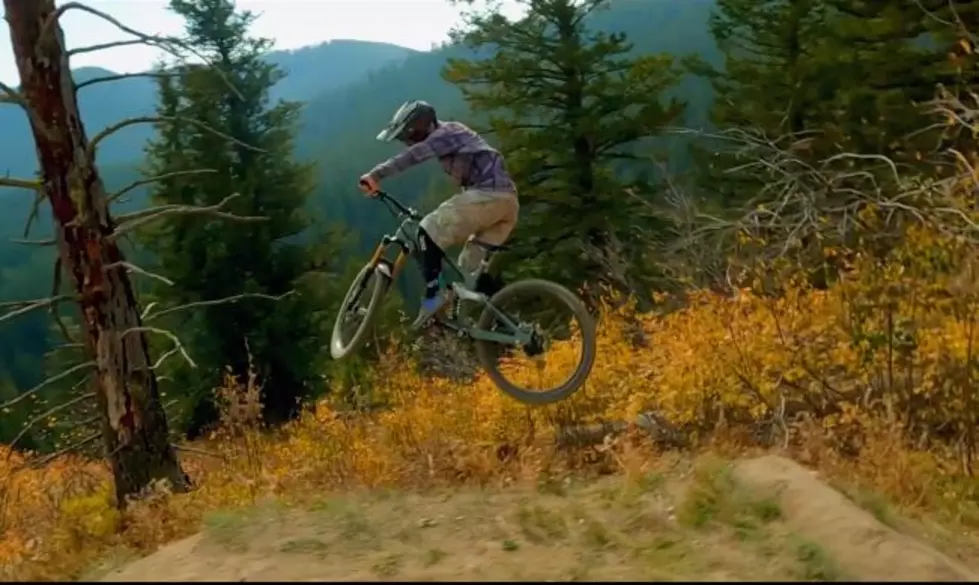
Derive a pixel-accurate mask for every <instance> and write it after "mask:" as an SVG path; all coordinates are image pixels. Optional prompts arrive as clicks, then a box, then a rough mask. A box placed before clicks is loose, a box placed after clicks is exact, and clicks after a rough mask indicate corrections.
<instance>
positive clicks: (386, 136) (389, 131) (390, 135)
mask: <svg viewBox="0 0 979 585" xmlns="http://www.w3.org/2000/svg"><path fill="white" fill-rule="evenodd" d="M404 129H405V127H404V124H398V125H396V126H388V127H387V128H385V129H384V130H381V131H380V132H378V134H377V139H378V140H380V141H381V142H391V141H392V140H395V139H397V138H398V136H400V135H401V133H402V132H404Z"/></svg>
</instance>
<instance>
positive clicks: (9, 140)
mask: <svg viewBox="0 0 979 585" xmlns="http://www.w3.org/2000/svg"><path fill="white" fill-rule="evenodd" d="M415 52H416V51H414V50H412V49H407V48H405V47H399V46H397V45H391V44H387V43H373V42H366V41H349V40H338V41H330V42H325V43H322V44H319V45H316V46H312V47H304V48H302V49H298V50H293V51H274V52H271V53H269V54H268V57H267V58H268V60H269V61H270V62H272V63H275V64H277V65H279V66H281V67H282V68H283V69H284V70H285V71H286V72H287V73H288V76H287V77H286V78H285V79H283V80H282V81H281V82H280V83H279V84H278V85H277V86H276V88H275V91H274V92H273V96H272V97H273V99H275V98H284V99H290V100H299V101H306V100H308V99H310V98H312V97H313V96H315V95H317V94H320V93H322V92H325V91H330V90H336V89H340V88H342V87H343V86H345V85H347V84H350V83H353V82H355V81H358V80H360V79H362V78H364V77H365V76H366V75H367V74H368V73H369V72H370V71H373V70H375V69H377V68H379V67H383V66H384V65H387V64H390V63H398V62H400V61H401V60H403V59H404V58H405V57H407V56H409V55H411V54H413V53H415ZM73 75H74V78H75V82H76V83H77V84H84V83H86V82H90V81H93V80H95V79H98V78H105V77H112V76H116V75H117V74H116V73H113V72H112V71H108V70H106V69H102V68H99V67H81V68H78V69H76V70H74V71H73ZM155 104H156V86H155V83H154V80H153V79H151V78H149V77H129V78H124V79H118V80H114V81H107V82H104V83H95V84H92V85H87V86H84V87H82V88H81V89H79V106H80V108H81V112H82V119H83V121H84V123H85V128H86V130H87V132H88V134H89V135H93V134H95V133H97V132H99V131H101V130H103V129H104V128H106V127H107V126H109V125H111V124H114V123H116V122H118V121H120V120H123V119H125V118H131V117H136V116H147V115H151V114H152V112H153V109H154V106H155ZM151 134H152V128H151V127H150V126H149V125H140V126H133V127H130V128H126V129H124V130H122V131H120V132H119V133H118V134H115V135H113V136H112V137H110V138H109V139H107V140H106V141H105V143H103V146H102V147H101V148H100V151H99V162H100V163H102V164H112V163H116V162H122V161H133V160H136V159H138V158H140V157H141V156H142V147H143V144H144V143H145V141H146V139H147V138H148V137H149V136H150V135H151ZM36 166H37V160H36V157H35V155H34V148H33V144H32V142H31V136H30V129H29V127H28V125H27V117H26V116H25V115H24V113H23V112H21V111H19V110H18V109H17V108H15V107H11V106H5V107H0V173H9V174H11V175H16V176H25V175H30V174H31V173H32V172H33V171H34V169H35V168H36Z"/></svg>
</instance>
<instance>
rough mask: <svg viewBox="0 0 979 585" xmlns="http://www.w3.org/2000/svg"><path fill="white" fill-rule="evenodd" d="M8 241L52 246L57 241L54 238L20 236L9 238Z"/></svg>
mask: <svg viewBox="0 0 979 585" xmlns="http://www.w3.org/2000/svg"><path fill="white" fill-rule="evenodd" d="M8 241H9V242H10V243H11V244H24V245H25V246H53V245H55V244H57V243H58V242H57V240H55V239H54V238H51V239H49V240H25V239H22V238H10V240H8Z"/></svg>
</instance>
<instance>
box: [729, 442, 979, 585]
mask: <svg viewBox="0 0 979 585" xmlns="http://www.w3.org/2000/svg"><path fill="white" fill-rule="evenodd" d="M734 473H735V476H736V477H737V478H738V479H739V480H740V481H741V482H742V483H744V484H745V485H748V486H750V487H751V488H752V489H754V490H769V491H771V490H775V491H776V492H777V493H778V499H779V501H780V503H781V505H782V510H783V512H784V514H785V519H786V524H787V525H788V526H789V527H790V529H794V530H795V531H797V532H799V533H801V534H804V535H806V537H808V538H809V539H811V540H813V541H815V542H818V543H819V544H820V545H821V546H823V547H824V548H826V550H827V551H829V552H830V554H832V555H833V557H835V558H836V559H837V560H839V561H840V563H841V564H842V565H844V566H846V567H847V568H848V569H849V570H850V571H851V572H852V573H853V574H854V575H855V576H857V577H859V578H860V579H861V580H866V581H976V580H977V575H976V574H975V573H973V572H971V571H970V570H969V569H968V568H967V567H965V566H964V565H962V564H961V563H958V562H956V561H954V560H953V559H951V558H949V557H948V556H946V555H945V554H943V553H941V552H939V551H938V550H936V549H934V548H933V547H931V546H928V545H926V544H924V543H922V542H920V541H918V540H916V539H915V538H912V537H910V536H908V535H905V534H901V533H899V532H897V531H896V530H894V529H893V528H891V527H890V526H887V525H885V524H883V523H882V522H880V521H879V520H877V519H876V518H874V517H873V515H871V514H870V513H869V512H867V511H866V510H862V509H860V508H859V507H858V506H857V505H856V504H855V503H853V502H852V501H850V500H849V499H847V498H846V497H845V496H844V495H843V494H841V493H840V492H838V491H836V490H834V489H833V488H831V487H830V486H828V485H826V484H825V483H824V482H822V481H821V480H820V479H819V477H818V475H817V474H816V473H815V472H814V471H810V470H808V469H806V468H805V467H803V466H801V465H799V464H798V463H796V462H794V461H792V460H790V459H786V458H784V457H777V456H772V455H768V456H764V457H759V458H757V459H751V460H747V461H742V462H739V463H738V464H737V465H735V467H734Z"/></svg>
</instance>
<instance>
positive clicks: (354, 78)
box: [0, 0, 717, 387]
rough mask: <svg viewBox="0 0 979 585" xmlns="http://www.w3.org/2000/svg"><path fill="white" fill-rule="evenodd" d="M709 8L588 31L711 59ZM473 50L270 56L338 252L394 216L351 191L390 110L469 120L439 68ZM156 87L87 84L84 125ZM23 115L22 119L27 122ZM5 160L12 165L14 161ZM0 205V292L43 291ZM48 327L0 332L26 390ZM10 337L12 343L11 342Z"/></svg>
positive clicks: (694, 87)
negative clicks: (334, 229)
mask: <svg viewBox="0 0 979 585" xmlns="http://www.w3.org/2000/svg"><path fill="white" fill-rule="evenodd" d="M713 5H714V0H685V1H683V2H676V1H672V0H613V1H612V2H611V3H610V6H609V8H607V9H603V10H599V11H596V12H594V13H592V14H591V15H590V16H589V17H588V18H589V28H590V29H592V30H595V31H601V32H616V33H625V34H626V35H627V36H628V39H629V42H630V43H631V44H632V45H633V47H634V48H633V50H632V54H635V55H644V54H653V53H660V52H663V53H670V54H673V55H676V56H678V57H680V56H684V55H699V56H701V57H704V58H705V59H707V60H709V61H713V60H715V59H716V57H717V50H716V48H715V46H714V43H713V41H712V39H711V36H710V33H709V29H708V26H707V21H708V16H709V13H710V9H711V7H712V6H713ZM472 55H473V52H472V51H471V50H470V49H468V48H465V47H462V46H458V45H452V44H448V45H446V46H443V47H440V48H437V49H434V50H432V51H412V50H408V49H403V48H401V47H394V46H391V45H384V44H375V43H363V42H358V41H333V42H331V43H327V44H323V45H317V46H315V47H307V48H304V49H299V50H296V51H277V52H272V53H270V54H269V55H268V57H267V60H268V61H270V62H273V63H277V64H280V65H281V66H283V67H284V68H286V69H287V70H288V75H287V76H286V77H285V78H284V79H282V80H281V81H279V82H278V83H277V84H276V85H275V88H274V91H273V92H272V93H271V94H270V95H271V96H272V97H273V98H288V99H294V100H299V101H301V102H305V103H304V105H303V108H302V112H301V116H300V121H299V125H298V134H297V137H296V147H295V153H296V156H297V157H298V158H299V159H302V160H307V161H311V162H314V163H315V171H314V172H315V185H316V187H315V191H314V193H313V196H312V197H311V198H310V200H309V203H308V206H309V207H310V211H311V212H313V214H314V218H316V219H315V222H314V224H313V225H312V226H311V228H310V230H309V232H310V235H311V236H312V237H315V235H316V234H318V233H322V232H323V231H324V230H325V229H326V228H327V226H328V225H330V224H339V225H342V226H343V227H344V229H345V230H346V231H347V232H348V235H349V236H350V238H349V239H348V242H349V244H348V245H349V246H351V247H349V248H347V249H345V250H344V251H341V252H334V253H335V254H340V255H341V256H342V257H343V258H348V257H349V258H354V257H357V255H358V254H362V253H363V252H364V250H366V249H367V248H369V247H371V246H372V245H373V244H374V242H375V241H376V239H377V238H378V237H379V235H380V234H381V233H383V232H385V231H387V230H390V229H391V227H392V226H391V225H390V224H391V221H392V220H391V219H390V218H389V217H388V216H387V215H386V211H385V210H384V209H383V208H381V207H380V206H377V205H376V204H374V203H371V202H367V201H364V200H363V198H362V197H360V195H359V193H358V192H357V190H356V179H357V177H358V176H359V174H360V173H362V172H364V171H365V170H367V169H368V168H370V167H371V166H373V165H374V164H375V163H377V162H379V161H380V160H383V159H384V158H386V157H388V156H391V155H392V154H394V153H395V152H396V146H395V145H390V144H383V143H379V142H377V141H376V140H375V139H374V137H375V135H376V134H377V132H378V130H379V129H380V127H381V126H383V124H384V123H385V122H386V121H387V119H388V118H389V116H390V115H391V113H392V112H393V111H394V109H395V108H396V107H397V106H398V105H399V104H400V103H401V102H403V101H404V100H406V99H412V98H417V99H426V100H428V101H430V102H432V103H433V104H436V106H437V107H438V108H439V111H440V114H441V115H442V116H443V117H445V118H456V119H460V120H462V121H465V122H467V123H474V122H477V120H475V119H474V118H473V117H472V116H471V115H470V114H469V112H468V109H467V107H466V105H465V102H464V100H463V97H462V94H461V92H460V91H459V89H458V88H457V87H456V86H455V85H454V84H452V83H450V82H448V81H447V80H445V79H444V78H443V75H442V72H443V70H444V68H445V66H446V65H447V63H448V62H449V60H451V59H457V58H469V57H471V56H472ZM327 57H330V58H327ZM105 74H106V72H105V71H102V70H99V69H97V68H83V69H80V70H79V71H77V72H76V75H77V82H83V81H84V80H87V79H91V78H94V77H97V76H101V75H105ZM153 83H154V81H153V80H151V79H146V78H138V77H137V78H130V79H123V80H120V81H115V82H111V83H105V84H97V85H93V86H91V87H85V88H83V89H82V90H81V91H80V95H81V101H80V104H81V110H82V112H83V116H85V117H86V120H85V121H86V129H87V130H88V133H89V134H90V135H92V134H93V133H95V132H97V131H98V130H99V129H101V128H103V127H105V126H107V125H108V124H111V123H114V122H117V121H119V119H122V118H126V117H131V116H138V115H152V113H153V112H152V108H153V105H154V103H155V100H156V93H155V88H154V85H153ZM672 93H673V94H676V95H680V96H681V97H682V98H683V99H685V100H686V101H687V102H688V107H687V110H686V113H685V117H686V120H685V123H686V124H687V125H692V126H699V125H701V124H702V123H703V121H704V119H705V117H706V111H707V109H708V108H709V105H710V90H709V86H708V85H707V84H706V83H705V82H704V81H703V80H700V79H696V78H694V77H692V76H689V77H687V78H686V79H684V80H683V81H682V82H681V83H680V84H679V86H678V87H677V88H676V89H675V90H673V91H672ZM104 105H108V106H109V107H103V106H104ZM4 115H7V116H10V115H15V116H20V115H21V114H20V113H18V112H13V113H11V112H10V109H0V116H4ZM0 120H2V118H0ZM19 123H20V125H21V126H23V125H24V121H23V120H20V122H19ZM4 127H5V128H6V126H4ZM15 127H16V126H15ZM130 130H132V132H130V133H128V134H125V133H120V135H116V136H113V137H112V138H110V139H109V140H108V141H106V143H105V146H104V147H102V148H100V152H99V158H98V160H99V164H100V170H101V172H102V175H103V178H104V180H105V181H106V184H107V186H108V188H109V189H110V190H113V189H118V188H121V187H122V186H124V185H126V184H128V183H130V182H131V181H134V180H136V179H138V178H139V176H140V170H139V165H140V161H139V160H137V159H134V158H133V154H134V153H142V144H143V143H144V142H145V140H146V138H147V137H148V136H150V135H151V134H152V127H151V126H149V125H145V126H136V127H133V128H132V129H130ZM24 132H25V133H24V134H18V133H17V132H13V133H12V134H6V133H3V135H0V152H3V153H16V156H13V155H12V156H11V160H12V161H15V162H16V166H19V167H20V169H21V170H20V176H24V175H29V171H27V172H25V171H24V169H25V165H31V166H30V167H26V168H33V165H34V164H35V161H34V159H33V156H34V154H33V150H32V149H31V148H30V146H29V145H30V142H29V135H27V134H26V128H24ZM491 139H492V137H491ZM3 140H7V142H6V143H3ZM17 161H19V162H17ZM5 164H8V165H9V166H10V168H11V169H12V170H13V169H14V168H15V165H14V164H11V163H5ZM11 174H14V175H16V174H17V173H14V172H12V173H11ZM388 187H389V188H390V190H391V191H392V192H393V193H395V194H397V195H398V196H399V197H402V198H404V199H405V200H406V201H408V202H411V203H414V204H416V205H417V204H419V202H420V199H421V198H422V197H424V196H426V195H431V194H434V193H436V192H440V193H443V194H444V193H445V191H444V189H446V188H447V182H446V180H445V179H444V177H443V176H442V174H441V173H440V172H439V171H438V170H437V169H435V168H434V167H433V166H432V165H425V166H423V167H421V168H418V169H412V170H411V171H409V172H407V173H405V174H404V175H403V176H399V177H396V178H394V179H393V180H391V181H390V184H389V185H388ZM146 196H147V191H146V190H145V189H137V190H135V191H133V192H132V193H131V195H130V196H129V197H128V199H129V201H128V203H126V204H124V206H119V208H118V210H119V211H121V210H125V209H132V208H136V207H141V206H144V205H145V200H146ZM0 202H2V203H4V204H5V206H6V210H7V213H6V214H4V216H3V217H2V218H0V238H2V239H3V240H4V241H0V299H5V298H8V299H20V298H26V297H31V296H40V295H43V294H46V293H47V292H48V290H49V287H50V283H51V272H50V270H51V269H50V267H51V264H52V262H53V254H52V252H53V251H52V250H51V249H50V248H42V249H38V248H33V247H26V248H25V247H24V246H22V245H16V244H10V243H8V242H7V241H6V240H7V239H8V238H11V237H21V231H22V228H23V221H24V218H26V216H27V214H28V210H29V207H30V194H29V193H26V192H12V191H10V190H0ZM428 205H431V201H429V202H428ZM421 207H426V205H425V204H422V205H421ZM49 225H50V218H49V210H48V209H47V207H46V206H41V214H40V216H39V220H38V221H36V222H35V225H34V227H33V229H32V234H31V237H32V238H42V237H46V236H47V234H48V228H49ZM409 273H410V274H409ZM415 278H416V275H415V274H414V272H413V271H406V274H405V276H404V278H403V279H402V280H403V281H402V282H400V283H399V290H401V291H402V292H403V293H409V294H410V293H412V292H413V291H412V284H411V283H410V282H408V281H410V280H413V279H415ZM404 279H407V280H408V281H404ZM49 334H50V323H49V319H48V317H46V316H45V315H43V314H36V315H33V316H31V317H28V318H24V319H21V320H18V322H17V323H15V324H11V325H8V326H7V327H5V328H4V329H3V330H0V340H4V342H3V343H0V372H2V373H4V375H5V376H6V377H7V378H8V379H11V380H13V381H14V382H16V385H17V386H21V387H24V386H29V385H30V384H31V383H32V381H33V380H36V379H38V376H39V375H40V374H39V372H40V370H41V354H42V353H43V351H44V349H45V348H46V347H47V345H46V344H47V341H45V340H46V339H47V337H48V335H49ZM11 339H18V340H19V341H18V343H16V344H13V343H9V342H7V340H11Z"/></svg>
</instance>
